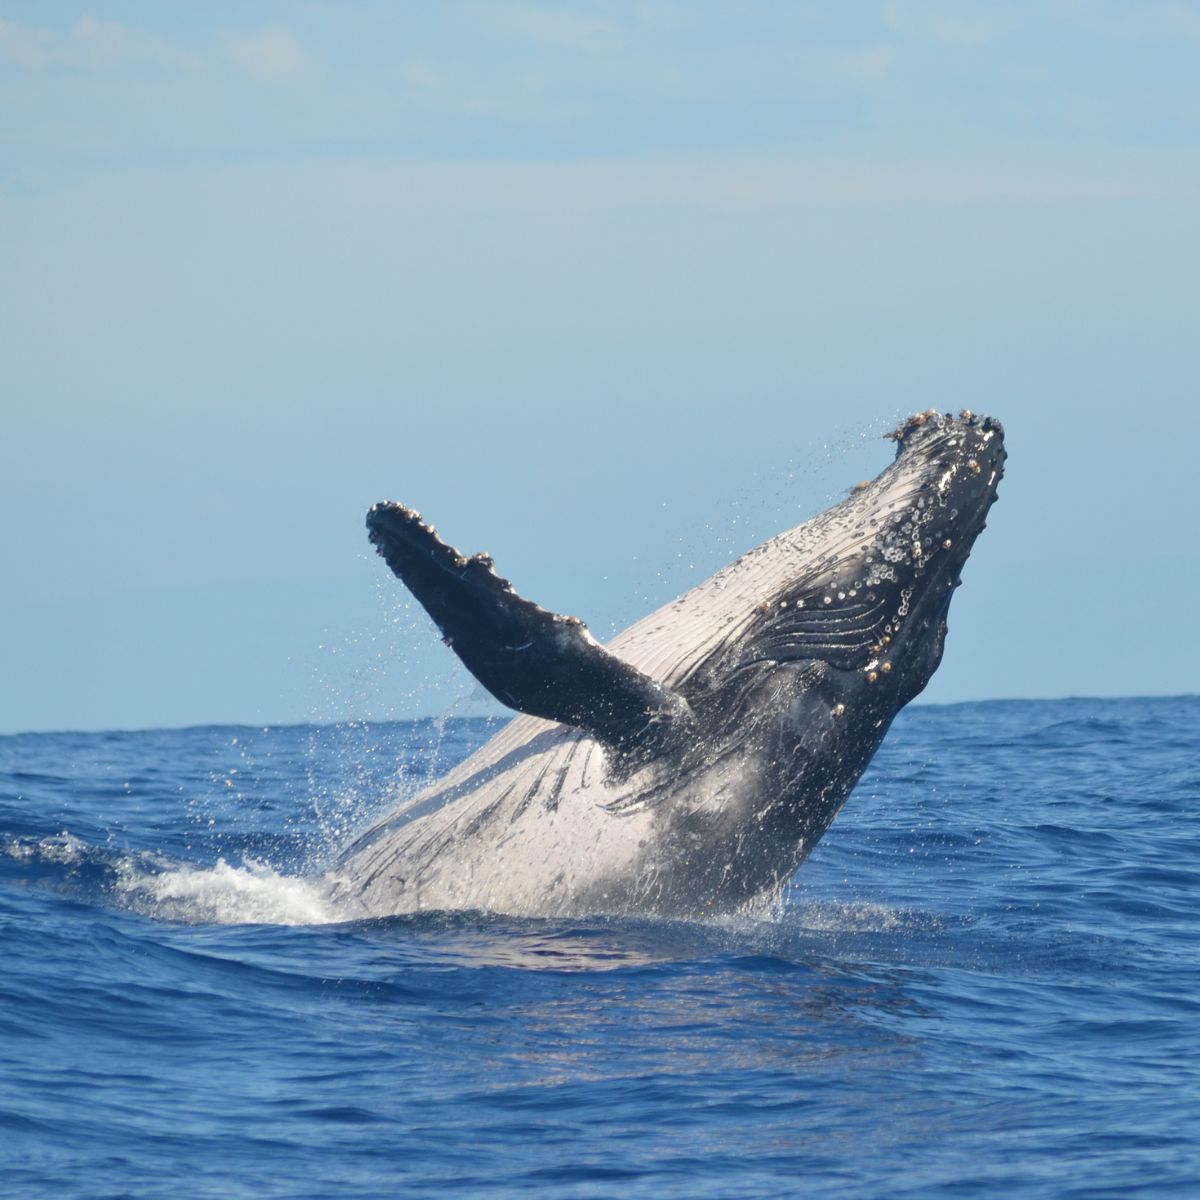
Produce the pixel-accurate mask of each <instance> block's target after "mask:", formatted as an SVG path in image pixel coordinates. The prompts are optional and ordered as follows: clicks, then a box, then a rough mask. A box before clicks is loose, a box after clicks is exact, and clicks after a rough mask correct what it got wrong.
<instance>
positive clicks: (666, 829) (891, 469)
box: [329, 411, 1005, 917]
mask: <svg viewBox="0 0 1200 1200" xmlns="http://www.w3.org/2000/svg"><path fill="white" fill-rule="evenodd" d="M890 436H892V437H893V438H894V439H895V441H896V443H897V448H896V456H895V459H894V461H893V462H892V463H891V464H890V465H889V466H888V467H887V468H886V469H884V470H883V471H882V472H881V473H880V474H879V475H878V476H877V477H876V478H875V479H874V480H873V481H870V482H866V483H862V484H859V485H858V486H857V487H856V488H855V489H854V490H853V491H852V492H851V493H850V494H849V495H848V496H847V497H846V498H845V499H844V500H842V501H841V502H840V503H839V504H836V505H834V506H833V507H832V508H830V509H828V510H827V511H826V512H823V513H821V514H820V515H818V516H816V517H814V518H812V519H811V520H809V521H807V522H806V523H804V524H803V525H800V526H798V527H797V528H795V529H792V530H789V531H787V532H785V533H781V534H779V535H778V536H777V537H775V538H772V539H771V540H770V541H768V542H766V543H764V544H763V545H761V546H759V547H758V548H757V549H755V550H751V551H750V552H749V553H747V554H745V555H743V556H742V557H741V558H739V559H738V560H737V561H736V562H734V563H732V564H731V565H730V566H728V567H725V568H724V569H723V570H721V571H718V572H717V574H716V575H714V576H713V577H712V578H711V579H709V580H707V581H706V582H704V583H702V584H700V585H699V586H697V587H695V588H693V589H692V590H691V591H689V592H687V593H686V594H685V595H683V596H681V597H679V598H678V599H677V600H675V601H673V602H672V603H670V604H667V605H665V606H664V607H662V608H660V609H659V610H658V611H656V612H654V613H652V614H651V615H650V616H648V617H646V618H644V619H643V620H641V621H639V622H637V623H636V624H635V625H633V626H631V627H630V628H629V629H627V630H625V631H624V632H623V633H621V634H619V635H618V636H617V637H615V638H614V639H613V640H612V641H611V642H609V643H608V645H607V646H602V645H600V644H599V643H598V642H597V641H596V640H595V639H594V638H592V636H591V635H590V634H589V633H588V630H587V628H586V626H585V625H583V623H582V622H580V621H579V620H577V619H576V618H574V617H564V616H559V615H557V614H555V613H551V612H548V611H546V610H545V609H543V608H540V607H538V605H536V604H534V603H532V602H531V601H529V600H526V599H524V598H523V597H521V596H520V595H518V593H517V592H516V591H514V590H513V588H512V586H511V585H510V584H509V583H508V582H507V581H506V580H504V579H502V578H500V577H499V576H498V575H497V574H496V573H495V571H494V570H493V565H492V561H491V559H490V558H488V557H487V556H486V555H475V556H473V557H469V558H468V557H464V556H463V555H461V554H459V553H458V552H457V551H455V550H454V549H452V548H451V547H450V546H448V545H446V544H445V543H444V542H443V541H441V539H440V538H439V537H438V535H437V533H436V532H435V531H434V529H433V528H432V527H431V526H429V525H427V524H425V523H424V522H423V520H422V518H421V516H420V514H418V513H416V512H414V511H413V510H412V509H409V508H406V507H404V506H403V505H399V504H395V503H383V504H377V505H375V506H374V507H373V508H372V509H371V511H370V513H369V514H368V516H367V527H368V530H369V535H370V539H371V541H372V542H373V543H374V544H375V546H376V548H377V549H378V551H379V553H380V554H381V555H382V556H383V558H384V559H385V560H386V562H387V564H388V566H389V567H391V569H392V570H393V571H394V572H395V574H396V575H397V576H399V578H400V579H401V580H402V581H403V582H404V583H405V584H406V585H407V587H408V588H409V589H410V590H411V592H412V593H413V595H414V596H416V598H417V599H418V600H419V601H420V602H421V604H422V605H423V606H424V607H425V609H426V611H427V612H428V613H429V615H430V616H431V617H432V618H433V620H434V622H435V623H436V624H437V626H438V628H439V629H440V630H441V632H442V635H443V638H444V640H445V642H446V643H447V644H448V645H449V646H451V647H452V648H453V649H454V650H455V652H456V653H457V654H458V656H459V658H461V660H462V661H463V663H464V664H465V665H466V667H467V669H468V670H469V671H470V672H471V673H472V674H473V675H474V676H475V678H476V679H477V680H479V682H480V683H481V684H482V685H483V686H484V687H485V688H486V689H487V690H488V691H489V692H490V693H491V694H492V695H493V696H495V697H496V698H497V699H498V700H500V701H501V702H502V703H504V704H505V705H507V706H508V707H510V708H513V709H516V710H517V711H518V712H519V713H521V714H524V715H521V716H519V717H517V718H516V719H514V720H513V721H512V722H511V723H510V724H508V725H507V726H506V727H505V728H504V729H502V730H501V731H500V732H499V733H497V734H496V736H495V737H493V738H492V739H491V740H490V741H489V742H488V743H487V744H486V745H484V746H483V747H482V748H481V749H480V750H478V751H476V752H475V753H474V754H472V755H471V756H470V757H469V758H467V759H466V760H465V761H464V762H463V763H461V764H460V765H459V766H458V767H456V768H455V769H454V770H452V771H451V772H450V773H449V774H448V775H447V776H446V777H445V778H443V779H441V780H440V781H438V782H437V783H435V784H433V785H432V786H430V787H428V788H426V789H425V790H424V791H423V792H421V793H420V794H419V795H417V796H416V797H414V798H413V799H412V800H411V801H410V802H408V803H406V804H404V805H402V806H401V808H400V809H399V810H398V811H397V812H395V813H392V814H390V815H388V816H387V817H385V818H384V819H382V820H380V821H379V822H378V823H377V824H375V825H374V826H373V827H372V828H370V829H369V830H368V831H367V832H366V833H365V834H364V835H363V836H361V837H360V838H358V839H357V841H355V842H354V843H353V844H352V845H351V846H350V847H349V848H348V849H347V850H346V852H345V853H344V854H343V856H342V858H341V859H340V861H339V862H338V864H337V865H336V867H335V868H334V870H333V872H332V873H331V876H330V880H329V883H330V886H331V893H332V895H333V897H334V898H335V899H336V900H337V901H338V902H339V904H340V906H341V907H342V909H343V911H347V912H348V913H350V914H354V915H362V916H383V915H390V914H396V913H406V912H413V911H416V910H420V909H483V910H491V911H495V912H502V913H510V914H514V915H529V916H554V915H585V914H603V913H611V914H629V913H638V914H654V915H663V916H674V917H681V916H682V917H687V916H697V915H703V914H710V913H730V912H736V911H739V910H746V909H749V908H750V907H751V906H756V905H759V904H761V903H762V902H763V901H764V900H766V899H769V898H771V897H773V896H775V895H777V894H778V892H779V890H780V888H781V887H782V886H783V884H784V883H786V881H787V880H788V878H789V877H790V876H791V875H792V873H793V872H794V871H795V870H796V868H797V867H798V866H799V865H800V863H801V862H802V861H803V859H804V858H805V856H806V855H807V854H808V853H809V852H810V851H811V850H812V848H813V847H814V846H815V845H816V843H817V841H818V839H819V838H820V837H821V835H822V834H823V833H824V831H825V830H826V829H827V828H828V826H829V824H830V822H831V821H832V820H833V819H834V817H835V816H836V815H837V813H838V810H839V809H840V808H841V806H842V804H843V803H844V802H845V800H846V798H847V796H848V795H849V794H850V791H851V789H852V788H853V786H854V784H855V783H856V782H857V780H858V778H859V776H860V775H861V774H862V772H863V770H864V769H865V768H866V766H867V763H868V762H869V761H870V759H871V756H872V755H873V754H874V753H875V750H876V749H877V748H878V746H879V744H880V742H881V741H882V740H883V737H884V735H885V734H886V732H887V730H888V726H889V725H890V724H891V722H892V719H893V717H895V715H896V713H897V712H898V711H899V710H900V708H902V707H903V706H904V705H905V704H907V703H908V701H910V700H911V699H912V698H913V697H914V696H916V695H917V694H918V693H919V692H920V691H921V690H922V688H924V687H925V685H926V684H927V683H928V682H929V679H930V677H931V676H932V675H933V672H934V671H935V670H936V668H937V666H938V663H939V662H940V661H941V657H942V649H943V644H944V640H945V636H946V614H947V610H948V608H949V604H950V598H951V595H952V594H953V591H954V589H955V588H956V587H957V586H958V584H959V582H960V572H961V570H962V567H963V564H964V563H965V562H966V560H967V556H968V554H969V553H970V551H971V547H972V545H973V544H974V542H975V539H976V537H977V536H978V534H979V533H980V531H981V530H982V529H983V527H984V519H985V517H986V515H987V512H988V509H989V508H990V507H991V504H992V502H993V500H994V499H995V497H996V486H997V483H998V481H999V479H1000V476H1001V474H1002V471H1003V464H1004V459H1005V452H1004V446H1003V441H1004V439H1003V431H1002V429H1001V427H1000V425H999V423H998V422H996V421H994V420H992V419H991V418H988V417H982V416H975V415H973V414H971V413H970V412H963V413H962V414H960V415H959V416H958V417H953V416H950V415H948V414H945V415H943V414H939V413H936V412H933V411H930V412H928V413H922V414H919V415H917V416H914V417H911V418H910V419H909V420H908V421H907V422H905V424H904V425H903V426H901V428H900V429H898V430H896V431H895V432H894V433H893V434H892V435H890Z"/></svg>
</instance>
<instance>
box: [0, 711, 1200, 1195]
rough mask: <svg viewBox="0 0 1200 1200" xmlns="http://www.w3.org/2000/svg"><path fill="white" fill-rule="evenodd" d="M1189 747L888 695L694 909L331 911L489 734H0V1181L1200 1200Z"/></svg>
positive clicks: (470, 730) (1162, 715)
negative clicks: (666, 915)
mask: <svg viewBox="0 0 1200 1200" xmlns="http://www.w3.org/2000/svg"><path fill="white" fill-rule="evenodd" d="M1198 730H1200V698H1194V697H1193V698H1184V699H1169V700H1119V701H1106V702H1099V701H1080V700H1070V701H1061V702H1055V703H1041V702H1038V703H1034V702H1012V703H993V704H978V705H960V706H954V707H947V708H922V709H913V710H910V711H908V712H907V713H904V714H902V715H901V717H900V718H899V720H898V721H897V722H896V725H895V727H894V729H893V731H892V734H891V735H890V737H889V738H888V741H887V743H886V744H885V746H884V747H883V749H882V750H881V752H880V753H879V755H878V757H877V758H876V760H875V763H874V765H873V767H872V769H871V770H870V771H869V773H868V774H867V776H866V777H865V778H864V780H863V782H862V783H861V784H860V786H859V788H858V790H857V792H856V794H855V795H854V796H853V797H852V799H851V801H850V803H849V805H848V806H847V808H846V810H845V811H844V812H843V814H842V816H841V817H840V818H839V819H838V821H837V822H836V823H835V825H834V827H833V829H832V830H831V831H830V832H829V834H828V835H827V836H826V838H825V840H824V842H823V843H822V844H821V846H820V847H819V848H818V850H817V851H816V853H815V854H814V855H813V857H812V858H811V859H810V860H809V862H808V863H807V864H806V865H805V866H804V868H803V869H802V870H801V872H800V874H799V875H798V876H797V878H796V880H795V882H794V885H793V887H792V890H791V892H790V894H789V896H788V898H787V904H786V907H785V910H784V912H783V913H782V914H781V915H780V916H779V917H778V918H777V919H776V920H774V921H748V920H747V921H727V922H718V923H711V924H694V925H693V924H684V923H668V922H658V921H648V920H647V921H634V920H620V921H607V920H600V919H596V920H590V921H530V920H520V921H517V920H511V919H506V918H500V917H493V916H483V915H478V914H457V915H424V916H421V917H417V918H411V917H410V918H400V919H393V920H387V921H376V922H366V923H357V924H347V923H338V914H337V913H336V912H335V911H332V910H331V909H330V908H329V905H328V903H327V901H326V900H325V898H324V896H323V895H322V893H321V891H320V889H319V888H317V887H315V886H314V885H312V884H311V883H309V882H307V880H306V877H313V876H315V875H316V874H317V873H318V872H319V869H320V868H321V866H322V865H323V864H324V863H327V862H328V861H329V859H330V856H331V855H333V854H335V853H336V850H337V848H338V847H339V846H340V845H343V844H345V842H346V841H347V839H348V838H349V837H350V836H351V833H352V831H353V830H354V829H356V828H359V827H361V825H362V823H363V821H364V820H366V819H368V818H369V817H370V816H371V815H372V814H373V813H377V812H379V811H380V810H381V809H384V808H387V807H389V806H390V805H391V804H393V803H395V801H396V800H397V799H398V798H399V797H401V796H403V795H404V794H406V793H408V792H410V791H411V790H412V788H413V787H415V786H416V785H417V784H418V783H420V781H421V780H422V779H423V778H425V777H427V776H428V775H429V774H430V773H432V772H440V771H442V770H444V769H445V768H446V767H447V766H448V765H449V764H451V763H452V762H454V761H456V760H457V759H458V758H461V757H462V756H463V755H464V754H466V753H467V751H468V750H469V749H471V748H472V747H474V746H475V745H477V744H479V743H480V742H481V741H482V740H483V739H484V738H485V737H486V736H487V734H488V732H489V730H488V727H487V726H486V725H485V724H484V723H482V722H469V721H463V722H450V723H448V724H447V726H446V727H445V728H444V729H442V728H439V727H438V726H436V725H435V724H433V723H428V722H426V723H417V724H393V725H382V726H380V725H377V726H349V727H338V728H316V727H313V728H309V727H293V728H282V729H270V730H262V729H245V728H202V729H188V730H182V731H173V732H145V733H115V734H86V735H84V734H45V735H28V736H20V737H8V738H0V938H2V942H0V951H2V953H3V971H2V973H0V1195H4V1196H14V1197H15V1196H51V1195H53V1196H89V1197H91V1196H110V1195H111V1196H117V1195H122V1196H124V1195H132V1196H163V1197H168V1196H170V1197H177V1196H189V1197H196V1196H212V1197H238V1196H246V1197H251V1196H253V1197H263V1196H289V1197H302V1196H311V1197H330V1196H338V1197H361V1196H393V1195H412V1194H419V1193H421V1192H436V1193H437V1194H439V1195H480V1194H486V1195H505V1194H513V1195H515V1194H518V1193H520V1194H528V1193H529V1192H530V1191H531V1190H532V1191H535V1192H537V1193H539V1194H544V1195H554V1196H618V1197H631V1196H646V1197H650V1196H654V1197H660V1196H681V1197H682V1196H687V1197H692V1196H713V1197H741V1196H763V1197H775V1196H781V1195H796V1194H802V1195H807V1196H836V1197H929V1196H935V1197H940V1196H945V1197H951V1196H953V1197H975V1196H988V1197H1010V1196H1022V1197H1056V1198H1057V1197H1080V1198H1082V1197H1105V1196H1112V1197H1118V1196H1119V1197H1125V1196H1130V1195H1134V1194H1136V1195H1139V1196H1164V1197H1165V1196H1179V1197H1196V1196H1200V734H1198Z"/></svg>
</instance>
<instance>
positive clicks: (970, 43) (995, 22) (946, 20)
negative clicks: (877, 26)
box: [883, 0, 1009, 49]
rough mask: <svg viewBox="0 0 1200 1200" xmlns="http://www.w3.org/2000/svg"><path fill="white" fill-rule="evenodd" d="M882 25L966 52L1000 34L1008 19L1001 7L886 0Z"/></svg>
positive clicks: (921, 0) (917, 0)
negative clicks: (965, 50)
mask: <svg viewBox="0 0 1200 1200" xmlns="http://www.w3.org/2000/svg"><path fill="white" fill-rule="evenodd" d="M883 20H884V24H885V25H887V27H888V28H889V29H893V30H895V31H896V32H897V33H904V34H908V35H909V36H911V37H918V38H926V39H929V40H931V41H935V42H940V43H941V44H942V45H943V46H949V47H953V48H956V49H967V48H970V47H974V46H982V45H983V44H984V43H985V42H989V41H991V39H992V38H994V37H995V36H996V34H997V33H1000V32H1001V31H1002V30H1003V29H1004V28H1005V27H1006V25H1007V24H1008V22H1009V16H1008V14H1007V13H1006V12H1005V11H1004V9H1003V8H1002V7H1001V6H1000V5H992V6H990V7H988V8H979V7H976V6H975V5H972V4H963V3H958V4H953V5H950V4H936V3H935V4H930V3H926V2H924V0H889V2H888V3H887V4H885V5H884V6H883Z"/></svg>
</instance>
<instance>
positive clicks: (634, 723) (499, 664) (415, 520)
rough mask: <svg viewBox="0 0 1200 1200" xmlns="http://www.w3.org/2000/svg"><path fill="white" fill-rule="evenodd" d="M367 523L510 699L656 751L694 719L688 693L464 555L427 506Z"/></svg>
mask: <svg viewBox="0 0 1200 1200" xmlns="http://www.w3.org/2000/svg"><path fill="white" fill-rule="evenodd" d="M367 529H368V531H369V534H370V538H371V541H372V542H373V543H374V545H375V547H376V549H377V550H378V551H379V553H380V554H381V555H382V556H383V558H384V560H385V561H386V562H387V565H388V566H389V567H391V568H392V570H393V571H394V572H395V573H396V575H398V576H399V577H400V579H401V580H403V582H404V584H405V585H406V586H407V587H408V589H409V591H411V592H412V594H413V595H414V596H416V598H417V599H418V600H419V601H420V602H421V604H422V605H424V607H425V611H426V612H428V613H429V615H430V616H431V617H432V618H433V619H434V621H435V622H436V623H437V626H438V628H439V629H440V630H441V631H442V635H443V637H444V638H445V640H446V643H447V645H449V646H451V647H452V648H453V649H454V651H455V653H456V654H457V655H458V656H459V658H460V659H462V661H463V664H464V665H465V666H466V668H467V670H468V671H470V672H471V674H472V675H474V676H475V678H476V679H478V680H479V682H480V683H481V684H483V686H484V687H485V688H487V690H488V691H489V692H491V694H492V695H493V696H495V697H496V699H497V700H499V701H500V702H501V703H502V704H507V705H508V706H509V707H510V708H515V709H517V710H518V711H519V712H523V713H529V714H530V715H531V716H536V717H545V718H547V719H549V720H552V721H562V722H563V723H564V724H567V725H575V726H578V727H579V728H581V729H585V730H587V731H588V732H590V733H593V734H595V735H596V736H597V737H598V738H600V739H601V740H603V741H605V742H607V743H609V744H610V745H613V746H615V747H618V748H620V749H622V750H626V749H644V750H650V751H652V750H654V749H655V748H657V747H658V746H659V745H662V744H664V743H665V741H666V740H668V739H671V738H673V737H675V736H677V735H679V734H681V733H685V732H686V730H687V729H688V728H689V726H690V724H691V712H690V709H689V708H688V705H687V702H686V701H685V700H683V699H682V697H680V696H678V695H676V694H675V693H674V692H672V691H670V690H669V689H668V688H665V687H663V686H662V685H661V684H659V683H657V682H655V681H654V680H653V679H651V678H650V677H649V676H648V675H644V674H642V672H641V671H639V670H637V669H636V668H634V667H631V666H630V665H629V664H628V663H626V662H623V661H622V660H621V659H619V658H618V657H617V656H616V655H615V654H611V653H610V652H609V651H608V650H606V649H605V648H604V647H603V646H601V645H600V644H599V643H598V642H597V641H596V640H595V639H594V638H593V637H592V635H591V634H590V633H589V632H588V631H587V627H586V626H585V625H584V624H583V622H582V621H580V620H578V619H577V618H575V617H563V616H559V615H558V614H556V613H552V612H547V611H546V609H544V608H540V607H539V606H538V605H536V604H534V603H533V602H532V601H531V600H526V599H525V598H524V597H522V596H519V595H518V594H517V593H516V592H515V591H514V590H513V587H512V584H510V583H509V582H508V580H506V579H502V578H500V576H499V575H497V574H496V572H495V571H494V570H493V569H492V560H491V559H490V558H488V557H487V556H486V555H483V554H477V555H475V556H474V557H472V558H465V557H464V556H463V555H461V554H459V553H458V551H456V550H455V549H453V547H451V546H448V545H447V544H446V543H445V542H443V541H442V540H441V538H439V537H438V536H437V533H436V532H435V531H434V529H433V528H432V527H431V526H429V525H426V524H424V522H423V521H422V520H421V515H420V513H416V512H414V511H413V510H412V509H410V508H405V507H404V506H403V505H400V504H376V505H375V506H374V507H373V508H372V509H371V511H370V512H369V513H368V514H367Z"/></svg>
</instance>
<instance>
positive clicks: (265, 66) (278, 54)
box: [221, 28, 307, 80]
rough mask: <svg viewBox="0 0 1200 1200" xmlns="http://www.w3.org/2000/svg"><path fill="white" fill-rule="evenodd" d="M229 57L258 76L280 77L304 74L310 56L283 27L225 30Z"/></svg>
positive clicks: (272, 78) (276, 78) (255, 76)
mask: <svg viewBox="0 0 1200 1200" xmlns="http://www.w3.org/2000/svg"><path fill="white" fill-rule="evenodd" d="M221 44H222V47H223V49H224V52H225V57H226V58H227V59H228V60H229V61H230V62H231V63H233V64H234V65H235V66H236V67H238V68H239V69H241V70H242V71H244V72H245V73H246V74H247V75H250V76H253V77H254V78H256V79H265V80H279V79H287V78H290V77H292V76H295V75H298V74H300V72H301V71H303V70H304V68H305V66H306V65H307V58H306V56H305V53H304V50H303V49H302V48H301V46H300V43H299V42H298V41H297V40H296V39H295V37H293V36H292V34H291V33H290V32H289V31H288V30H286V29H281V28H274V29H259V30H255V31H253V32H250V33H230V32H228V31H226V32H225V33H222V34H221Z"/></svg>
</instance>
